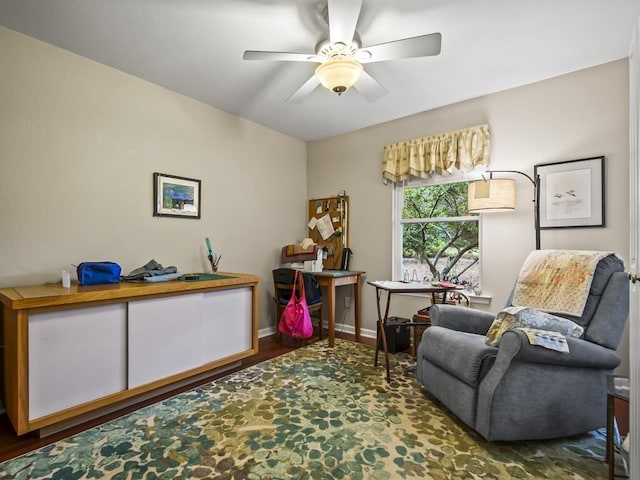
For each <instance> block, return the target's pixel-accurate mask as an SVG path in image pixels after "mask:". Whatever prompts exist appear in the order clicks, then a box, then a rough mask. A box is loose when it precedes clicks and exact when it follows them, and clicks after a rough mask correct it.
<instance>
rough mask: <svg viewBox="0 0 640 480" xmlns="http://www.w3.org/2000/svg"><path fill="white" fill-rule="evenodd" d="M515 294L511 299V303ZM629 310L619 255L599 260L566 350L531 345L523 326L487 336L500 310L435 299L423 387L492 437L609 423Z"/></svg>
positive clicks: (549, 434) (424, 344)
mask: <svg viewBox="0 0 640 480" xmlns="http://www.w3.org/2000/svg"><path fill="white" fill-rule="evenodd" d="M512 298H513V293H512V295H511V298H510V299H509V301H508V306H509V305H511V302H512ZM628 313H629V285H628V279H627V276H626V274H625V273H624V266H623V264H622V261H621V260H620V259H619V258H618V257H616V256H615V255H609V256H606V257H604V258H602V259H600V260H599V262H598V263H597V266H596V268H595V271H594V273H593V277H592V281H591V286H590V289H589V290H588V297H587V300H586V305H585V307H584V311H583V314H582V316H580V317H572V316H568V315H561V314H556V315H558V316H563V317H565V318H569V319H570V320H572V321H574V322H575V323H577V324H579V325H581V326H582V327H583V328H584V334H583V335H582V336H581V338H574V337H568V338H567V340H566V342H567V344H568V347H569V353H561V352H558V351H553V350H548V349H546V348H543V347H541V346H538V345H531V344H530V343H529V340H528V338H527V335H526V334H525V333H524V332H523V331H522V330H520V329H511V330H508V331H506V333H504V334H503V336H502V339H501V341H500V343H499V345H498V346H490V345H488V344H487V343H486V342H485V335H486V333H487V331H488V330H489V328H490V326H491V325H492V323H493V321H494V318H495V315H493V314H490V313H487V312H483V311H478V310H473V309H470V308H465V307H458V306H450V305H434V306H432V307H431V310H430V315H431V322H432V327H431V328H428V329H427V330H426V331H425V332H424V334H423V337H422V340H421V342H420V345H419V347H418V359H417V370H416V376H417V379H418V381H420V382H421V383H422V385H423V388H424V390H425V391H426V392H427V393H428V394H430V395H431V396H433V397H435V398H436V399H438V400H439V401H440V402H442V403H443V404H444V406H445V407H447V408H448V409H449V410H450V411H451V412H453V413H454V414H455V415H456V416H458V417H459V418H460V419H461V420H462V421H463V422H464V423H466V424H467V425H468V426H470V427H471V428H473V429H474V430H476V431H477V432H478V433H480V434H481V435H482V436H483V437H484V438H486V439H487V440H490V441H493V440H506V441H509V440H531V439H548V438H558V437H564V436H569V435H575V434H581V433H585V432H588V431H591V430H594V429H598V428H601V427H604V426H605V424H606V397H607V395H606V392H607V380H606V377H607V375H608V374H611V373H612V371H613V369H614V368H616V367H617V366H618V365H619V364H620V358H619V357H618V356H617V354H616V349H617V347H618V345H619V343H620V340H621V338H622V335H623V332H624V328H625V324H626V322H627V317H628Z"/></svg>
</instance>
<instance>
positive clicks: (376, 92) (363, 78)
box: [353, 70, 387, 102]
mask: <svg viewBox="0 0 640 480" xmlns="http://www.w3.org/2000/svg"><path fill="white" fill-rule="evenodd" d="M353 88H355V89H356V90H358V91H359V92H360V93H361V94H362V95H364V96H365V98H366V99H367V100H369V101H370V102H375V101H376V100H378V99H379V98H381V97H384V96H385V95H386V94H387V89H386V88H384V87H383V86H382V85H380V84H379V83H378V81H377V80H376V79H375V78H373V77H372V76H371V75H369V74H368V73H367V72H365V71H364V70H363V71H362V73H360V77H359V78H358V81H357V82H356V83H355V84H354V85H353Z"/></svg>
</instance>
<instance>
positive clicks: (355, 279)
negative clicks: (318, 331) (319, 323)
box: [312, 270, 365, 347]
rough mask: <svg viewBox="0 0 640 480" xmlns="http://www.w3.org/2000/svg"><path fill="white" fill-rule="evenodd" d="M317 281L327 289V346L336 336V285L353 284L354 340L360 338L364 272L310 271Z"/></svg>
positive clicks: (330, 344)
mask: <svg viewBox="0 0 640 480" xmlns="http://www.w3.org/2000/svg"><path fill="white" fill-rule="evenodd" d="M312 274H313V276H314V277H316V280H318V283H319V284H320V285H321V286H323V287H326V289H327V304H328V307H329V308H328V310H327V318H328V320H329V346H330V347H333V345H334V343H335V338H336V287H341V286H343V285H355V287H354V289H353V290H354V292H353V306H354V307H353V308H354V314H355V330H356V342H357V341H358V340H360V298H361V290H362V288H361V287H362V285H361V283H362V276H363V275H364V274H365V272H352V271H348V270H324V271H322V272H312Z"/></svg>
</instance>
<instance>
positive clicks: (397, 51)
mask: <svg viewBox="0 0 640 480" xmlns="http://www.w3.org/2000/svg"><path fill="white" fill-rule="evenodd" d="M361 8H362V0H328V3H327V10H328V11H327V16H326V17H327V22H328V24H329V32H328V38H327V37H326V36H325V37H324V38H322V39H321V40H320V41H319V42H318V43H317V44H316V48H315V53H313V54H310V53H292V52H265V51H259V50H246V51H245V52H244V55H243V57H242V58H243V59H244V60H274V61H281V62H314V63H319V65H318V67H317V68H316V71H315V74H314V75H313V76H312V77H311V78H310V79H309V80H307V81H306V82H305V83H304V84H303V85H302V86H301V87H300V88H299V89H298V90H297V91H296V92H294V93H293V95H291V96H290V97H289V98H288V99H287V102H298V101H301V100H302V99H304V98H305V97H306V96H308V95H309V94H311V92H313V91H314V90H315V89H316V87H317V86H318V85H323V86H324V87H325V88H327V89H329V90H331V91H332V92H334V93H337V94H338V95H341V94H342V93H344V92H345V91H347V90H348V89H349V88H350V87H354V88H355V89H356V90H358V91H359V92H360V93H362V94H363V95H364V96H365V97H366V98H367V99H368V100H369V101H375V100H377V99H379V98H380V97H382V96H383V95H385V94H386V93H387V90H386V89H385V88H384V87H383V86H382V85H380V84H379V83H378V82H377V81H376V80H375V79H374V78H373V77H372V76H371V75H369V74H368V73H367V72H366V71H365V70H364V68H363V66H362V64H366V63H373V62H386V61H388V60H396V59H400V58H412V57H428V56H433V55H438V54H439V53H440V44H441V41H442V35H440V34H439V33H431V34H428V35H420V36H417V37H411V38H404V39H400V40H394V41H391V42H386V43H380V44H378V45H373V46H370V47H363V46H362V43H361V41H360V35H358V32H356V24H357V23H358V18H359V17H360V10H361Z"/></svg>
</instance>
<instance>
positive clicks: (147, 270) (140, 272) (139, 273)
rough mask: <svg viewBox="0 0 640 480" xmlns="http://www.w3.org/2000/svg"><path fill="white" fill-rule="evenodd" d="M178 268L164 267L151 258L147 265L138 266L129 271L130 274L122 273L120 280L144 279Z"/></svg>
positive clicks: (174, 271) (166, 273) (168, 272)
mask: <svg viewBox="0 0 640 480" xmlns="http://www.w3.org/2000/svg"><path fill="white" fill-rule="evenodd" d="M177 271H178V269H177V268H176V267H167V268H164V267H163V266H162V265H160V264H159V263H158V262H156V261H155V260H149V262H147V264H146V265H144V266H142V267H138V268H136V269H135V270H132V271H131V272H129V275H122V276H121V277H120V280H123V281H125V282H130V281H133V280H142V279H144V278H147V277H155V276H159V275H168V274H170V273H176V272H177Z"/></svg>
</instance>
